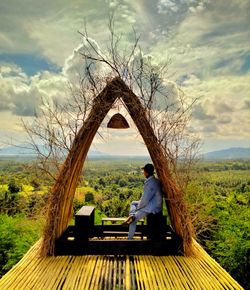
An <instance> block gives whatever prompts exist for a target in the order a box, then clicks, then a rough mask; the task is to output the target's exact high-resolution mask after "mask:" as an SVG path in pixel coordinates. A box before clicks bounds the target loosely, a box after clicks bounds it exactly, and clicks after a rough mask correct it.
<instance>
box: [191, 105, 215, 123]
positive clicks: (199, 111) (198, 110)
mask: <svg viewBox="0 0 250 290" xmlns="http://www.w3.org/2000/svg"><path fill="white" fill-rule="evenodd" d="M205 110H206V109H205V108H203V107H202V106H201V104H198V105H196V106H195V107H194V110H193V113H192V117H193V118H195V119H197V120H202V121H204V120H213V119H215V116H212V115H209V114H208V113H206V112H205Z"/></svg>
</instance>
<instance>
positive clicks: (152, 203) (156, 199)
mask: <svg viewBox="0 0 250 290" xmlns="http://www.w3.org/2000/svg"><path fill="white" fill-rule="evenodd" d="M142 169H143V174H144V176H145V177H146V178H147V179H146V181H145V183H144V191H143V194H142V197H141V199H140V200H139V201H132V203H131V205H130V211H129V217H128V218H127V219H126V221H125V222H124V223H123V225H129V233H128V239H129V240H132V239H133V237H134V234H135V230H136V223H137V221H139V220H140V219H142V218H144V217H145V216H147V215H148V214H150V213H153V214H156V213H158V212H160V211H162V190H161V183H160V181H159V180H158V179H157V178H155V177H154V166H153V164H150V163H148V164H146V165H145V166H144V167H143V168H142Z"/></svg>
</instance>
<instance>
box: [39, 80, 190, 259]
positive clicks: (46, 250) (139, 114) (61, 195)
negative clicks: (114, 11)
mask: <svg viewBox="0 0 250 290" xmlns="http://www.w3.org/2000/svg"><path fill="white" fill-rule="evenodd" d="M117 98H120V99H122V101H123V103H124V105H125V107H126V109H127V110H128V112H129V114H130V115H131V118H132V120H133V121H134V123H135V125H136V126H137V128H138V130H139V132H140V134H141V136H142V138H143V140H144V142H145V145H146V146H147V149H148V151H149V154H150V157H151V159H152V161H153V163H154V166H155V169H156V172H157V175H158V177H159V179H160V180H161V182H162V186H163V191H164V194H165V200H166V203H167V208H168V212H169V216H170V220H171V224H172V226H173V228H174V230H175V231H176V233H177V234H178V235H179V236H180V237H181V238H182V239H183V249H184V254H185V255H186V256H189V255H192V254H193V247H192V238H193V235H194V234H193V227H192V223H191V221H190V219H189V217H188V214H187V209H186V205H185V203H184V202H183V194H182V191H181V190H180V189H179V188H178V187H177V185H176V183H175V182H174V180H173V179H172V177H171V173H170V169H169V165H168V161H167V159H166V157H165V155H164V149H163V147H162V145H161V143H160V142H159V140H157V138H156V136H155V134H154V130H153V128H152V127H151V125H150V122H149V119H148V117H147V110H146V109H145V108H144V107H143V105H142V104H141V102H140V100H139V98H138V97H137V96H136V95H135V94H134V93H133V92H132V91H131V89H129V87H128V86H127V85H126V84H125V82H124V81H123V80H122V79H121V78H119V77H117V78H114V79H113V80H112V81H110V82H109V83H108V84H107V85H106V87H105V88H104V89H103V90H102V92H101V93H100V94H99V95H98V96H97V97H96V98H95V99H94V101H93V105H92V109H91V111H90V113H89V115H88V117H87V119H86V121H85V122H84V124H83V126H82V128H81V129H80V130H79V132H78V134H77V136H76V138H75V140H74V142H73V144H72V147H71V150H70V152H69V154H68V156H67V158H66V160H65V162H64V164H63V166H62V168H61V170H60V172H59V175H58V178H57V180H56V183H55V185H54V187H53V188H52V192H51V197H50V204H49V208H48V215H47V221H46V224H45V229H44V235H43V240H42V247H41V254H42V256H48V255H53V254H54V248H55V241H56V239H58V238H59V237H60V236H61V235H62V233H63V232H64V230H65V229H66V228H67V225H68V222H69V220H70V218H71V212H72V204H73V197H74V194H75V190H76V187H77V183H78V180H79V176H80V174H81V172H82V167H83V164H84V161H85V159H86V156H87V153H88V151H89V148H90V145H91V143H92V141H93V138H94V136H95V134H96V132H97V130H98V128H99V127H100V125H101V123H102V121H103V119H104V118H105V116H106V115H107V113H108V111H109V110H110V109H111V107H112V105H113V103H114V102H115V100H116V99H117Z"/></svg>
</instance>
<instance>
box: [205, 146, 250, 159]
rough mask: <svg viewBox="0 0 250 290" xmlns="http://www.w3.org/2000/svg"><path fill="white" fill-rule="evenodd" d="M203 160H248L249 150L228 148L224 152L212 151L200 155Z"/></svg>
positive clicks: (249, 156) (249, 157)
mask: <svg viewBox="0 0 250 290" xmlns="http://www.w3.org/2000/svg"><path fill="white" fill-rule="evenodd" d="M202 157H203V159H205V160H211V159H222V160H226V159H229V160H230V159H250V148H241V147H236V148H228V149H224V150H218V151H212V152H208V153H204V154H203V155H202Z"/></svg>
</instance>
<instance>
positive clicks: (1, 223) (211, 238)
mask: <svg viewBox="0 0 250 290" xmlns="http://www.w3.org/2000/svg"><path fill="white" fill-rule="evenodd" d="M147 162H148V161H147V160H133V161H132V160H129V161H128V160H111V161H110V160H95V161H88V162H87V164H85V168H84V179H82V181H81V182H80V184H79V188H78V189H77V191H76V194H75V198H74V200H73V209H74V213H76V212H77V211H78V210H79V209H80V208H81V207H82V206H83V205H95V206H96V209H95V223H96V224H101V219H102V217H105V216H109V217H124V216H127V214H128V211H129V206H130V203H131V201H132V200H138V199H139V198H140V196H141V194H142V189H143V182H144V176H142V174H141V170H140V168H141V166H142V165H143V164H145V163H147ZM32 166H33V165H32V164H28V163H25V164H21V163H14V162H7V161H4V162H1V161H0V233H1V235H0V274H3V273H4V272H5V271H7V270H8V269H9V268H10V267H11V266H12V265H14V264H15V263H16V262H17V261H18V259H20V257H22V255H23V254H24V253H25V252H26V251H27V249H28V248H29V247H30V245H31V244H33V243H34V242H35V241H36V240H37V239H38V238H39V237H40V235H39V233H40V227H41V223H42V218H41V216H43V215H44V209H45V208H46V203H47V198H48V196H47V192H48V188H49V186H51V181H50V180H48V179H45V178H44V177H43V176H42V174H37V172H36V171H35V170H31V169H30V168H33V167H32ZM249 173H250V162H249V161H243V160H241V161H236V162H233V161H226V162H215V161H213V162H203V163H199V164H198V165H197V167H196V168H195V170H194V171H193V173H192V175H191V182H190V183H189V184H188V186H187V196H186V199H187V202H188V208H189V210H190V213H191V215H192V219H193V223H194V226H195V228H196V231H197V239H198V241H199V242H200V243H201V244H202V245H203V246H204V247H205V249H206V251H208V252H209V254H210V255H211V256H212V257H213V258H215V259H216V260H217V261H218V262H219V263H220V264H221V265H222V266H223V267H224V268H225V269H226V270H227V271H228V272H229V273H230V274H231V275H232V276H233V277H234V278H235V279H236V280H237V281H238V282H239V283H240V284H241V285H242V286H243V287H245V288H247V285H249V284H250V281H249V275H248V272H247V269H249V268H250V265H249V259H248V257H249V254H250V253H249V252H250V244H249V241H250V236H249V233H250V223H249V221H248V220H249V216H250V207H249V205H250V174H249ZM12 181H14V184H15V185H18V186H20V187H21V188H22V191H18V192H15V190H13V189H11V190H9V187H8V185H9V184H10V183H11V182H12ZM13 188H14V187H13ZM21 188H20V189H21ZM164 214H167V209H166V206H165V205H164ZM168 221H169V219H168ZM72 223H73V220H72Z"/></svg>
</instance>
